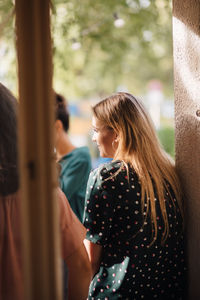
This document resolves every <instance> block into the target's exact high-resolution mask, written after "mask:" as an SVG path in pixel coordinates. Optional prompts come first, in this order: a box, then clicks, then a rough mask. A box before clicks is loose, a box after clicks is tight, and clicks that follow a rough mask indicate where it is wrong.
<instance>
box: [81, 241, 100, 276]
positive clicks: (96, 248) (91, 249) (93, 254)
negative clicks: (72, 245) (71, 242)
mask: <svg viewBox="0 0 200 300" xmlns="http://www.w3.org/2000/svg"><path fill="white" fill-rule="evenodd" d="M84 244H85V248H86V250H87V253H88V256H89V260H90V263H91V267H92V277H94V275H95V274H96V273H97V272H98V270H99V267H100V262H101V255H102V247H101V246H100V245H97V244H94V243H92V242H90V241H88V240H86V239H85V240H84Z"/></svg>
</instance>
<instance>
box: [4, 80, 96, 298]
mask: <svg viewBox="0 0 200 300" xmlns="http://www.w3.org/2000/svg"><path fill="white" fill-rule="evenodd" d="M16 110H17V101H16V99H15V98H14V96H13V95H12V94H11V93H10V91H9V90H8V89H7V88H6V87H5V86H3V85H2V84H0V299H1V300H13V299H15V300H23V299H24V295H23V263H22V248H21V224H20V190H19V176H18V166H17V156H18V155H17V134H16V128H17V121H16ZM56 200H57V201H58V204H59V208H60V233H61V243H62V257H63V259H64V261H65V262H66V264H67V267H68V272H69V278H68V299H73V300H76V299H77V300H79V299H80V300H81V299H86V297H87V294H88V287H89V283H90V279H91V267H90V263H89V260H88V255H87V252H86V250H85V247H84V244H83V240H84V238H85V235H86V230H85V228H84V226H83V225H82V224H81V223H80V222H79V220H78V219H77V217H76V216H75V215H74V213H73V211H72V210H71V208H70V205H69V203H68V201H67V200H66V197H65V195H64V194H63V192H62V191H61V190H60V189H59V188H58V189H57V198H56Z"/></svg>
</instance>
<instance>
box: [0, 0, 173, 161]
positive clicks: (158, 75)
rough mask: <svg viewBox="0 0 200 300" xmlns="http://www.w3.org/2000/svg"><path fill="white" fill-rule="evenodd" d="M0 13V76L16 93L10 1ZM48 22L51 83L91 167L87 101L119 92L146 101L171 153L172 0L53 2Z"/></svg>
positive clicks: (0, 1) (0, 4)
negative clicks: (64, 103)
mask: <svg viewBox="0 0 200 300" xmlns="http://www.w3.org/2000/svg"><path fill="white" fill-rule="evenodd" d="M0 11H1V14H0V82H2V83H3V84H5V85H6V86H7V87H8V88H9V89H11V90H12V91H13V93H14V94H15V95H16V96H17V84H18V82H17V63H16V49H15V31H14V22H15V14H14V0H0ZM51 22H52V39H53V63H54V77H53V85H54V89H55V90H56V92H58V93H61V94H63V95H64V96H65V97H66V98H67V100H68V104H69V109H70V113H71V127H70V136H71V139H72V140H73V143H74V144H75V145H77V146H83V145H88V146H89V148H90V151H91V155H92V158H93V166H96V165H97V164H98V161H99V158H98V151H97V149H96V147H95V145H93V143H92V141H91V135H90V132H91V110H90V107H91V105H93V104H94V103H95V102H97V101H99V100H100V99H101V98H104V97H106V96H108V95H110V94H112V93H114V92H116V91H127V92H130V93H132V94H133V95H134V96H136V97H138V98H140V99H141V100H142V101H143V102H144V104H145V105H146V107H147V108H148V110H149V113H150V114H151V116H152V119H153V121H154V124H155V127H156V130H157V132H158V136H159V138H160V141H161V143H162V145H163V147H164V148H165V150H166V151H167V152H168V153H169V154H170V155H171V156H172V157H174V101H173V57H172V4H171V1H170V0H96V1H92V0H84V1H80V0H67V1H66V0H54V1H52V4H51ZM33 38H34V37H33Z"/></svg>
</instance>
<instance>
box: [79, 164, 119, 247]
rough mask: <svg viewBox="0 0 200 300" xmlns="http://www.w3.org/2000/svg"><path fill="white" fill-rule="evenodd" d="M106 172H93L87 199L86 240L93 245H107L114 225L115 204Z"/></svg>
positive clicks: (85, 215) (85, 217) (89, 181)
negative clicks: (106, 178) (105, 178)
mask: <svg viewBox="0 0 200 300" xmlns="http://www.w3.org/2000/svg"><path fill="white" fill-rule="evenodd" d="M104 172H105V173H106V170H102V171H101V172H100V171H99V170H98V169H97V170H95V171H93V172H91V174H90V176H89V180H88V185H87V192H86V199H85V213H84V226H85V227H86V229H87V235H86V238H87V239H88V240H90V241H91V242H93V243H96V244H99V245H102V246H103V245H106V244H107V241H108V240H109V236H110V232H111V230H112V225H113V215H114V202H113V197H112V195H111V193H110V192H109V190H108V182H109V180H108V181H105V180H104V177H105V176H104V175H105V174H104Z"/></svg>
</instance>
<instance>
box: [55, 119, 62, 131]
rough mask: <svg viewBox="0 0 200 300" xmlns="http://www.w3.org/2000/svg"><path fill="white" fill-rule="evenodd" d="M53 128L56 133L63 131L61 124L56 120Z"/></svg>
mask: <svg viewBox="0 0 200 300" xmlns="http://www.w3.org/2000/svg"><path fill="white" fill-rule="evenodd" d="M54 126H55V129H56V131H61V130H63V124H62V122H61V121H60V120H56V121H55V124H54Z"/></svg>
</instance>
